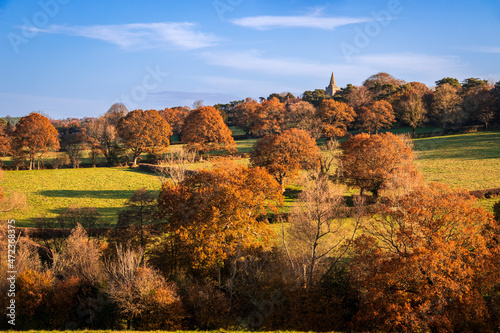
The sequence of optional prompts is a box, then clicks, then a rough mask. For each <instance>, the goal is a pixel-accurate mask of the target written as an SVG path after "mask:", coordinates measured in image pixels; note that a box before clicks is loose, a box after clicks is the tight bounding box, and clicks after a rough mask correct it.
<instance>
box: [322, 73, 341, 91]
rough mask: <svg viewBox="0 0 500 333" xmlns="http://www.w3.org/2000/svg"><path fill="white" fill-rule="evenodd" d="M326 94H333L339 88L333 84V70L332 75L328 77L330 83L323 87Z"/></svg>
mask: <svg viewBox="0 0 500 333" xmlns="http://www.w3.org/2000/svg"><path fill="white" fill-rule="evenodd" d="M325 90H326V94H327V95H329V96H332V97H333V95H335V93H336V92H337V91H339V90H340V88H339V87H338V86H337V85H336V84H335V78H334V77H333V72H332V77H331V79H330V85H329V86H328V87H326V88H325Z"/></svg>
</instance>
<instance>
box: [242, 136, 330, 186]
mask: <svg viewBox="0 0 500 333" xmlns="http://www.w3.org/2000/svg"><path fill="white" fill-rule="evenodd" d="M250 162H251V164H252V165H254V166H260V167H264V168H266V169H267V171H268V172H269V173H270V174H272V175H273V176H274V178H275V179H276V180H277V181H278V183H279V184H280V185H281V186H282V187H283V189H284V184H285V178H287V177H292V176H294V175H296V174H297V172H298V171H299V170H300V169H313V168H316V167H318V166H319V162H320V152H319V148H318V146H317V145H316V142H315V141H314V139H313V138H311V136H310V135H309V134H308V133H307V132H305V131H303V130H299V129H296V128H292V129H289V130H285V131H284V132H283V133H282V134H275V135H271V136H266V137H264V138H262V139H260V140H258V141H257V142H256V143H255V144H254V146H253V150H252V153H251V155H250Z"/></svg>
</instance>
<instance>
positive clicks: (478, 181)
mask: <svg viewBox="0 0 500 333" xmlns="http://www.w3.org/2000/svg"><path fill="white" fill-rule="evenodd" d="M255 141H256V140H255V139H248V140H241V141H237V148H238V151H239V152H240V153H248V152H250V150H251V147H252V145H253V144H254V143H255ZM414 143H415V151H416V154H417V161H416V164H417V168H418V169H419V170H420V171H421V172H422V173H423V175H424V178H425V180H426V181H427V182H431V181H439V182H444V183H446V184H449V185H450V186H452V187H461V188H464V189H469V190H477V189H487V188H495V187H500V131H490V132H479V133H472V134H461V135H453V136H442V137H434V138H425V139H416V140H414ZM178 149H181V146H180V145H174V146H171V151H175V150H178ZM233 161H234V163H236V164H244V165H245V164H248V158H245V157H237V158H234V159H233ZM216 164H217V158H215V159H212V160H210V161H203V162H197V163H194V164H193V165H191V166H190V169H199V168H209V169H210V168H213V167H214V166H215V165H216ZM2 185H3V187H4V189H5V192H6V194H7V195H10V194H12V193H14V192H22V193H24V194H25V195H26V197H27V203H28V205H27V208H26V209H24V210H22V211H16V212H12V213H9V217H10V218H14V219H16V220H17V221H18V223H19V225H20V226H33V223H32V221H31V219H33V218H39V217H42V216H45V217H47V218H53V217H55V216H56V215H57V214H58V213H60V212H61V211H62V210H63V209H64V208H66V207H68V206H70V205H76V206H79V207H96V208H97V209H98V211H99V213H100V214H101V215H102V217H103V219H104V221H105V222H107V223H111V224H114V223H115V222H116V216H117V214H118V212H119V211H120V210H121V209H122V208H123V206H124V203H125V201H126V200H127V199H128V198H129V197H130V196H131V195H132V193H133V192H134V191H135V190H137V189H139V188H141V187H146V188H147V189H148V190H149V191H153V192H155V193H157V192H158V191H159V189H160V185H161V183H160V180H159V178H158V177H157V176H156V175H154V174H151V173H147V172H142V171H139V170H134V169H129V168H80V169H59V170H33V171H5V172H4V179H3V182H2ZM294 190H297V188H296V187H294V186H291V187H289V191H287V193H286V198H285V207H284V208H283V211H284V212H287V211H289V210H290V209H291V207H292V206H293V204H294V202H295V200H296V195H290V193H293V192H294ZM496 201H498V198H493V199H487V200H481V205H483V206H484V207H486V208H488V209H490V210H491V207H492V206H493V204H494V203H495V202H496Z"/></svg>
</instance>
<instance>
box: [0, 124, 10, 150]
mask: <svg viewBox="0 0 500 333" xmlns="http://www.w3.org/2000/svg"><path fill="white" fill-rule="evenodd" d="M7 124H8V123H6V122H5V120H3V119H0V156H6V155H7V154H9V153H10V152H11V136H10V134H9V130H8V129H7Z"/></svg>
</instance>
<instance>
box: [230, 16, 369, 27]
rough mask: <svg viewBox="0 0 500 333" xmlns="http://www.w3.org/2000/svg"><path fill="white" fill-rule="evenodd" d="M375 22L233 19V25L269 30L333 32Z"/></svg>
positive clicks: (311, 18)
mask: <svg viewBox="0 0 500 333" xmlns="http://www.w3.org/2000/svg"><path fill="white" fill-rule="evenodd" d="M369 21H373V18H356V17H324V16H317V15H316V14H315V15H301V16H253V17H243V18H239V19H233V20H231V22H232V23H233V24H236V25H239V26H242V27H248V28H254V29H258V30H267V29H272V28H314V29H324V30H332V29H335V28H337V27H340V26H344V25H348V24H355V23H363V22H369Z"/></svg>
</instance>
